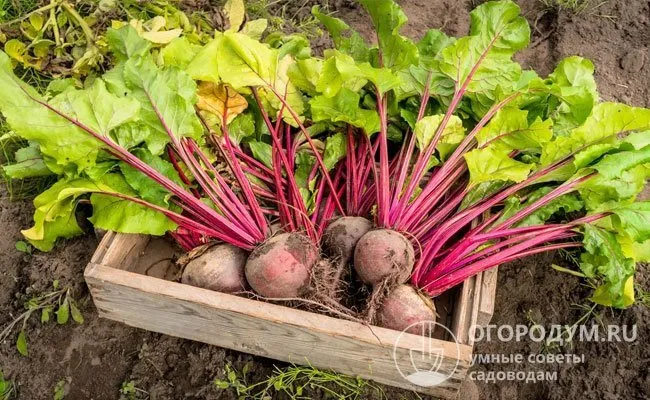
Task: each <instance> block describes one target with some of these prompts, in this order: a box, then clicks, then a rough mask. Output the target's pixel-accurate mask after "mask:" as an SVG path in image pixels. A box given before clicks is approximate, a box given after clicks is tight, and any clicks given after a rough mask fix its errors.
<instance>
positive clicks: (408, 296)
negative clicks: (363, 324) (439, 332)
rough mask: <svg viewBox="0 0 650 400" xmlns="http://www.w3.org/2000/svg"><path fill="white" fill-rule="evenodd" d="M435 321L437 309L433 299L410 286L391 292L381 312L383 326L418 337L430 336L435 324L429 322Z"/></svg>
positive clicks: (396, 288)
mask: <svg viewBox="0 0 650 400" xmlns="http://www.w3.org/2000/svg"><path fill="white" fill-rule="evenodd" d="M435 321H436V308H435V306H434V305H433V302H432V301H431V298H430V297H429V296H427V295H426V294H423V293H420V292H418V291H417V290H416V289H415V288H414V287H413V286H410V285H399V286H397V287H395V288H394V289H393V290H391V292H390V293H389V294H388V296H386V298H384V301H383V304H382V306H381V309H380V310H379V323H380V325H381V326H383V327H384V328H389V329H393V330H396V331H404V330H406V331H407V332H409V333H413V334H416V335H422V334H425V335H426V334H430V333H431V330H432V328H433V324H429V323H427V322H435ZM419 322H423V323H422V324H419ZM411 325H413V326H411ZM407 328H408V329H407Z"/></svg>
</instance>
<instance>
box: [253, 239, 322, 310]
mask: <svg viewBox="0 0 650 400" xmlns="http://www.w3.org/2000/svg"><path fill="white" fill-rule="evenodd" d="M318 259H319V252H318V248H317V247H316V246H315V245H314V244H313V242H311V241H310V240H309V238H307V237H306V236H305V235H303V234H301V233H295V232H294V233H283V234H280V235H277V236H274V237H272V238H271V239H269V240H268V241H266V242H264V243H263V244H261V245H260V246H258V247H257V248H256V249H255V250H254V251H253V252H252V253H251V255H250V256H249V257H248V261H247V262H246V267H245V273H246V279H247V280H248V283H249V284H250V285H251V287H252V288H253V290H254V291H255V292H257V293H258V294H260V295H261V296H263V297H267V298H277V299H286V298H294V297H300V296H302V295H303V294H305V293H306V292H307V291H308V289H309V283H310V279H311V273H312V268H313V266H314V264H315V263H316V261H318Z"/></svg>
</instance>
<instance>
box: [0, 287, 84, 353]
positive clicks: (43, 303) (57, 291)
mask: <svg viewBox="0 0 650 400" xmlns="http://www.w3.org/2000/svg"><path fill="white" fill-rule="evenodd" d="M52 287H53V290H52V291H51V292H49V293H46V294H43V295H40V296H36V297H32V298H31V299H29V300H28V301H27V302H26V303H25V312H23V313H22V314H20V315H19V316H17V317H16V318H14V320H13V321H11V322H10V323H9V324H8V325H7V326H6V327H5V328H4V329H3V330H2V332H0V342H3V341H4V340H6V339H7V337H9V336H10V335H11V334H12V332H14V330H16V329H18V336H17V338H16V349H17V350H18V352H19V353H20V354H22V355H23V356H27V355H28V350H27V334H26V327H27V322H28V321H29V319H30V317H31V316H32V315H34V313H37V312H40V315H41V318H40V321H41V323H42V324H45V323H48V322H49V321H50V319H52V318H53V317H54V318H56V322H57V323H58V324H59V325H65V324H67V323H68V321H69V320H70V318H72V320H73V321H75V322H76V323H78V324H82V323H83V322H84V318H83V315H82V314H81V311H79V308H78V306H77V301H76V300H75V299H74V298H73V297H72V295H71V293H70V289H69V288H61V287H59V281H57V280H55V281H54V282H53V283H52ZM53 314H54V316H53Z"/></svg>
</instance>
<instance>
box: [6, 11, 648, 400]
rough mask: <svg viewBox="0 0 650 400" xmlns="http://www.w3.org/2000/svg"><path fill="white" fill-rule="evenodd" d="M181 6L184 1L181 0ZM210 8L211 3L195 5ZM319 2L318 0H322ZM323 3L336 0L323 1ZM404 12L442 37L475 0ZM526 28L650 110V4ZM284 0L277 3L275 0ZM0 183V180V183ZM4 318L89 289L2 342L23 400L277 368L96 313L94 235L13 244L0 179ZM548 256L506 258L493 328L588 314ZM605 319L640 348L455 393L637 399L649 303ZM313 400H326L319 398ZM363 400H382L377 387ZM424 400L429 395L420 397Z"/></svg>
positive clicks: (10, 210) (23, 219) (594, 354)
mask: <svg viewBox="0 0 650 400" xmlns="http://www.w3.org/2000/svg"><path fill="white" fill-rule="evenodd" d="M316 2H317V1H312V2H311V3H309V4H306V5H305V6H304V7H302V10H299V8H300V7H301V6H302V3H303V2H302V1H293V0H290V1H284V2H280V3H284V4H287V3H289V4H290V5H289V6H288V7H287V9H286V14H287V15H288V16H289V17H291V16H293V15H294V14H295V15H296V18H300V16H301V15H304V14H306V13H307V12H308V11H309V8H310V7H311V4H314V3H316ZM187 3H188V4H189V3H190V2H187ZM191 3H192V5H193V6H195V7H205V8H206V9H209V8H210V4H209V2H207V1H202V0H199V1H193V2H191ZM320 3H326V1H325V0H322V1H320ZM329 3H333V2H332V1H330V2H329ZM337 3H341V4H342V6H341V7H340V8H338V11H337V13H338V14H337V15H338V16H340V17H342V18H344V19H346V20H347V21H351V22H352V23H353V25H355V28H356V29H358V30H360V31H362V32H365V33H368V32H369V31H370V25H369V24H368V22H367V20H365V19H364V18H363V17H361V15H360V14H359V10H357V9H354V8H349V7H348V6H347V5H346V4H347V2H346V1H340V2H337ZM401 3H402V5H403V7H404V10H405V12H406V13H407V15H408V16H409V18H410V23H409V30H408V31H407V32H406V33H408V34H409V35H414V36H416V35H420V34H421V33H422V32H423V31H424V30H425V29H426V28H427V27H429V26H442V27H444V28H443V29H444V30H445V31H446V32H447V33H449V34H454V35H458V34H462V33H465V32H466V31H467V28H468V16H467V13H468V11H469V10H470V9H472V8H473V4H470V3H476V2H475V1H471V2H470V1H457V0H403V1H402V2H401ZM517 3H519V4H520V5H521V6H522V11H523V13H524V15H525V16H526V18H527V19H528V21H529V22H530V24H531V26H533V27H534V28H533V38H532V43H533V44H532V45H531V46H530V48H529V49H527V50H525V51H524V52H523V53H522V54H520V55H519V56H518V60H519V61H520V62H521V63H523V65H524V66H534V67H535V69H536V70H537V71H539V73H540V74H546V73H548V72H550V71H551V70H552V67H553V65H554V64H555V63H556V62H557V61H558V60H559V59H561V58H563V57H565V56H568V55H573V54H579V55H582V56H584V57H588V58H590V59H592V60H593V61H594V64H595V65H596V69H597V70H596V79H597V81H598V84H599V87H600V91H601V93H603V97H604V98H605V99H606V100H616V101H623V102H626V103H629V104H631V105H636V106H645V107H650V86H648V82H650V48H649V44H650V4H648V1H647V0H630V1H620V0H608V1H605V2H601V1H592V2H591V3H592V6H595V5H598V4H600V3H602V5H601V6H600V7H598V8H596V9H592V10H589V11H585V12H583V13H581V14H579V15H575V14H573V13H572V12H570V11H566V12H565V11H562V12H559V13H558V12H554V11H544V9H545V6H544V4H543V2H542V1H540V0H519V1H517ZM280 5H281V4H280ZM0 186H1V185H0ZM0 198H1V199H0V226H2V228H3V229H2V230H1V231H0V324H1V325H5V324H6V323H7V322H8V321H9V320H10V319H11V318H12V316H15V315H17V314H19V313H20V312H22V310H23V302H24V301H26V300H27V299H28V298H29V297H30V295H33V294H36V293H41V292H44V291H47V290H49V289H50V288H51V284H52V281H53V280H54V279H59V280H60V281H61V284H63V285H67V286H70V287H72V289H73V290H74V291H75V292H76V293H78V294H79V295H81V296H84V295H85V296H86V300H87V301H86V302H85V303H84V304H82V308H81V311H82V312H83V314H84V317H85V322H84V324H83V325H76V324H69V325H66V326H57V325H55V324H48V325H40V324H39V323H38V322H36V321H34V324H33V325H31V324H30V326H29V328H28V329H29V336H28V346H29V351H30V355H29V357H28V358H25V357H22V356H20V355H19V354H18V353H17V352H16V350H15V347H14V343H13V342H12V341H8V342H7V343H3V344H2V345H1V346H0V367H1V368H2V370H3V372H4V373H5V375H6V376H7V377H9V378H11V379H13V380H14V381H16V383H17V385H18V392H19V397H18V398H19V399H30V400H32V399H33V400H40V399H48V400H49V399H51V398H52V392H53V388H54V387H55V385H56V383H57V382H59V381H61V380H65V382H66V383H65V386H66V399H90V398H93V399H95V400H103V399H109V400H115V399H116V398H118V397H119V389H120V386H121V385H122V383H124V382H129V381H134V383H135V385H136V386H137V387H138V388H141V389H143V390H145V391H147V392H148V393H149V397H150V398H156V399H158V400H172V399H174V400H175V399H179V398H181V399H196V400H198V399H201V400H206V399H207V400H216V399H236V396H235V395H234V394H233V393H231V392H230V391H222V390H219V389H217V388H216V387H215V386H214V384H213V380H214V379H215V378H224V366H225V365H226V364H227V363H229V362H231V363H232V364H233V366H234V367H236V368H238V369H241V368H242V367H243V366H244V365H246V364H247V363H250V368H249V371H250V372H249V374H248V381H249V382H257V381H260V380H264V379H266V377H267V376H268V375H269V374H270V373H271V372H272V369H273V365H280V366H283V365H285V364H283V363H278V362H275V361H272V360H269V359H267V358H264V357H255V356H251V355H248V354H244V353H240V352H237V351H231V350H226V349H223V348H219V347H216V346H209V345H204V344H201V343H198V342H194V341H188V340H184V339H179V338H174V337H170V336H167V335H161V334H157V333H152V332H147V331H144V330H140V329H134V328H131V327H128V326H125V325H123V324H119V323H115V322H111V321H108V320H106V319H100V318H98V314H97V312H96V310H95V309H94V307H93V306H92V302H91V301H90V297H89V296H88V290H87V289H86V285H85V283H84V280H83V271H84V268H85V266H86V265H87V263H88V262H89V261H90V258H91V256H92V254H93V251H94V250H95V248H96V247H97V245H98V241H97V239H95V238H94V237H93V236H87V237H85V238H79V239H75V240H71V241H68V242H66V243H63V244H62V245H61V246H59V247H58V248H56V249H55V250H54V251H53V252H52V253H49V254H33V255H26V254H24V253H21V252H19V251H17V250H15V248H14V243H15V242H16V241H17V240H20V239H21V236H20V233H19V230H20V229H22V228H24V227H25V226H28V225H29V224H30V222H31V216H32V214H33V208H32V205H31V202H29V201H22V202H10V201H9V200H8V199H7V193H6V191H5V188H4V187H0ZM552 263H558V264H562V263H566V260H564V259H563V258H562V257H561V256H559V255H544V256H539V257H532V258H529V259H527V260H525V261H522V262H517V263H513V264H509V265H506V266H503V267H502V268H500V270H499V278H498V281H499V288H498V290H497V297H496V309H495V316H494V318H493V320H492V323H494V324H511V325H512V324H527V323H530V321H535V322H538V323H542V324H568V325H571V324H573V323H575V321H577V320H578V319H579V318H580V317H582V316H583V315H584V310H582V309H579V308H576V307H575V304H585V303H586V300H585V296H586V294H587V292H588V290H586V289H585V288H584V287H583V286H582V283H581V281H580V280H579V279H578V278H574V277H571V276H568V275H566V274H562V273H560V272H556V271H553V270H551V269H550V264H552ZM648 273H649V271H648V268H647V267H646V266H641V267H640V269H639V272H638V274H637V279H638V281H637V285H638V286H639V287H641V288H642V289H644V290H646V291H648V290H650V282H649V281H648ZM596 312H597V315H598V316H599V317H600V318H601V320H602V322H603V323H605V324H619V325H622V324H628V325H630V324H637V326H638V331H639V338H638V341H637V343H636V344H627V343H606V344H602V343H575V344H574V346H573V348H572V349H571V351H573V352H575V353H578V354H585V359H586V362H585V363H584V364H579V365H539V366H537V368H539V369H540V370H550V371H557V372H558V381H557V382H538V383H524V382H501V383H498V384H494V383H480V382H479V383H478V384H477V385H473V384H471V383H469V384H468V386H467V387H464V388H463V389H464V390H465V391H464V392H463V395H462V398H463V399H476V398H479V396H480V398H481V399H488V400H491V399H503V400H511V399H518V398H522V399H523V398H525V399H562V400H564V399H567V398H576V399H594V400H596V399H603V398H610V399H617V398H621V397H622V398H644V396H646V395H647V393H650V371H648V369H647V360H648V359H650V347H648V346H647V345H646V343H648V341H649V340H650V337H649V336H648V335H649V332H650V329H649V328H650V325H649V324H650V311H649V309H648V307H647V306H644V305H643V304H638V305H635V306H634V307H632V308H630V309H629V310H624V311H616V312H612V311H610V310H597V311H596ZM540 351H543V349H542V348H541V346H539V345H538V344H535V343H531V342H527V341H523V342H514V341H512V342H508V343H497V342H491V343H479V344H478V345H477V346H476V347H475V352H477V353H485V354H492V353H504V354H514V353H524V354H528V353H531V352H540ZM474 368H475V369H476V370H480V371H486V370H493V371H499V370H505V369H507V368H508V366H507V365H506V366H499V365H479V366H477V367H474ZM385 391H386V396H387V397H388V398H390V399H402V398H403V399H416V398H417V397H416V396H415V395H414V394H412V393H409V392H407V391H403V390H394V389H390V388H386V389H385ZM314 398H315V399H319V398H322V395H321V397H319V394H315V395H314ZM366 398H368V399H378V398H379V396H378V395H377V394H374V393H373V394H369V395H368V396H367V397H366ZM423 398H425V399H426V398H427V397H426V396H423Z"/></svg>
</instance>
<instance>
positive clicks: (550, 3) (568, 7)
mask: <svg viewBox="0 0 650 400" xmlns="http://www.w3.org/2000/svg"><path fill="white" fill-rule="evenodd" d="M608 1H609V0H598V1H593V0H540V2H541V3H542V4H544V6H545V7H546V8H548V9H552V10H557V11H567V12H571V13H574V14H582V13H589V14H592V15H595V14H598V12H597V10H598V9H599V8H600V7H602V6H603V5H605V4H607V2H608ZM598 16H600V17H603V18H608V19H613V17H612V16H611V15H600V14H599V15H598Z"/></svg>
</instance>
